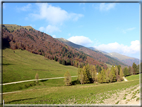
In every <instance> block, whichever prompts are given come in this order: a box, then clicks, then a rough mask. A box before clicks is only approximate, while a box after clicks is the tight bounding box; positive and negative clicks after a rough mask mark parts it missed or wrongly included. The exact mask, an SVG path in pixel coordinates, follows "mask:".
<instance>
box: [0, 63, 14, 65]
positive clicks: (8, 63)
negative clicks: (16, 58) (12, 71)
mask: <svg viewBox="0 0 142 107" xmlns="http://www.w3.org/2000/svg"><path fill="white" fill-rule="evenodd" d="M2 65H13V64H10V63H7V64H4V63H2Z"/></svg>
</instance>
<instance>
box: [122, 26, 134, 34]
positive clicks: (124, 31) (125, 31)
mask: <svg viewBox="0 0 142 107" xmlns="http://www.w3.org/2000/svg"><path fill="white" fill-rule="evenodd" d="M134 29H136V28H135V27H132V28H128V29H125V30H122V31H123V33H127V32H128V31H132V30H134Z"/></svg>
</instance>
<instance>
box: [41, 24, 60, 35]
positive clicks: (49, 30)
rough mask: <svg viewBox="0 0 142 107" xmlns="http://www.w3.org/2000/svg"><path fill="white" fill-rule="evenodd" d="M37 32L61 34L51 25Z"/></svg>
mask: <svg viewBox="0 0 142 107" xmlns="http://www.w3.org/2000/svg"><path fill="white" fill-rule="evenodd" d="M39 30H40V31H44V32H46V33H53V32H61V30H60V29H59V28H58V27H56V26H52V25H48V26H46V27H40V28H39Z"/></svg>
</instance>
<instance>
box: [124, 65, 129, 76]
mask: <svg viewBox="0 0 142 107" xmlns="http://www.w3.org/2000/svg"><path fill="white" fill-rule="evenodd" d="M123 73H124V76H125V77H126V76H129V75H130V74H129V71H128V68H127V67H125V68H124V70H123Z"/></svg>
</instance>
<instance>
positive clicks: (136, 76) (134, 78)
mask: <svg viewBox="0 0 142 107" xmlns="http://www.w3.org/2000/svg"><path fill="white" fill-rule="evenodd" d="M140 76H141V74H138V75H131V76H128V77H126V79H127V80H136V79H139V78H140Z"/></svg>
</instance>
